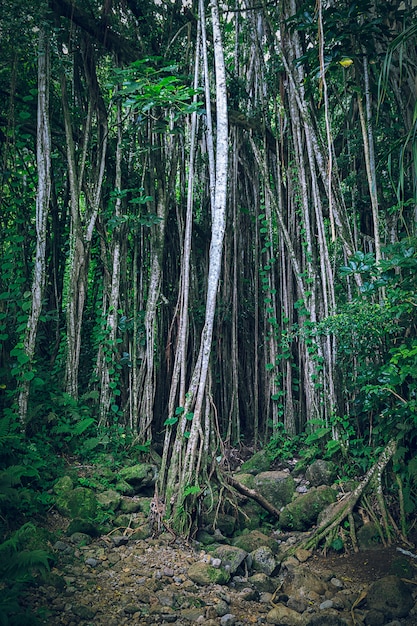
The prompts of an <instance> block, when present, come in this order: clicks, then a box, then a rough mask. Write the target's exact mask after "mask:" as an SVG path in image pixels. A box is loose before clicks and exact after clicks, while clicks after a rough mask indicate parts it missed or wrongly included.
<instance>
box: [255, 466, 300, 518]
mask: <svg viewBox="0 0 417 626" xmlns="http://www.w3.org/2000/svg"><path fill="white" fill-rule="evenodd" d="M254 489H255V491H258V492H259V493H260V494H261V495H262V496H263V497H264V498H265V499H266V500H268V502H269V503H270V504H272V505H273V506H274V507H275V508H276V509H280V508H281V507H283V506H285V505H286V504H288V503H289V502H291V500H292V497H293V494H294V492H295V481H294V479H293V478H292V476H290V474H289V473H288V472H282V471H270V472H261V473H260V474H257V476H255V480H254Z"/></svg>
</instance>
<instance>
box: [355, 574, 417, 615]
mask: <svg viewBox="0 0 417 626" xmlns="http://www.w3.org/2000/svg"><path fill="white" fill-rule="evenodd" d="M366 603H367V608H368V609H369V610H370V611H378V612H380V613H382V614H383V615H384V616H385V617H388V618H391V619H392V618H400V617H406V616H407V615H408V613H409V612H410V610H411V608H412V607H413V606H414V600H413V595H412V592H411V589H410V588H409V587H408V586H407V585H406V583H404V582H403V581H402V580H401V578H398V577H397V576H393V575H391V576H385V577H384V578H380V579H379V580H376V581H375V582H374V583H373V584H372V585H371V587H370V588H369V591H368V595H367V597H366Z"/></svg>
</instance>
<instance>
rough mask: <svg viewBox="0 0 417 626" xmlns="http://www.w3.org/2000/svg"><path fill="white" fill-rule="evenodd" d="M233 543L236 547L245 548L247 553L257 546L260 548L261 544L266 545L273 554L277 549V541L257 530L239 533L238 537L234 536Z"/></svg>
mask: <svg viewBox="0 0 417 626" xmlns="http://www.w3.org/2000/svg"><path fill="white" fill-rule="evenodd" d="M233 545H234V546H236V547H237V548H241V549H242V550H245V551H246V552H248V553H249V552H253V551H254V550H256V549H257V548H261V547H262V546H267V547H268V548H270V549H271V550H272V552H273V553H274V554H277V553H278V551H279V544H278V541H276V540H275V539H273V538H272V537H268V535H265V534H264V533H262V532H261V531H259V530H252V532H250V533H245V534H242V535H240V537H236V538H235V539H233Z"/></svg>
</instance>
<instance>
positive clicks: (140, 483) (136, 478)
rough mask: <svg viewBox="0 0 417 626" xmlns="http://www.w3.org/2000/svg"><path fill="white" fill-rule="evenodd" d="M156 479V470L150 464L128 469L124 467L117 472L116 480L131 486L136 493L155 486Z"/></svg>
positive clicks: (133, 466) (141, 464) (140, 464)
mask: <svg viewBox="0 0 417 626" xmlns="http://www.w3.org/2000/svg"><path fill="white" fill-rule="evenodd" d="M157 477H158V468H157V466H156V465H151V464H150V463H138V464H137V465H132V466H130V467H125V468H123V469H122V470H120V472H119V476H118V478H119V479H120V480H122V481H125V482H127V483H128V484H129V485H131V486H132V487H133V488H134V490H135V492H136V493H138V492H139V491H141V489H143V488H145V487H152V486H153V485H155V482H156V479H157Z"/></svg>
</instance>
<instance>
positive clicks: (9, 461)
mask: <svg viewBox="0 0 417 626" xmlns="http://www.w3.org/2000/svg"><path fill="white" fill-rule="evenodd" d="M45 466H46V461H45V460H43V459H42V458H41V455H40V453H39V452H38V450H37V448H36V445H35V444H33V443H31V442H30V441H28V440H27V439H26V438H25V437H24V435H23V434H22V433H21V431H20V430H19V429H18V428H17V427H16V426H15V425H14V422H13V421H12V420H11V419H10V418H9V417H3V418H2V419H0V519H1V531H2V542H1V543H0V586H1V589H2V593H1V597H0V620H1V621H0V623H1V624H5V625H8V624H34V623H36V620H35V616H33V615H26V613H25V611H24V609H23V608H22V607H21V606H20V604H19V601H20V599H21V593H22V590H23V588H24V586H25V585H26V584H27V583H29V582H32V581H33V579H34V577H35V576H36V575H37V574H39V573H43V572H45V571H48V569H49V559H50V556H49V554H48V553H47V552H46V551H45V550H44V549H43V548H40V547H39V543H40V539H39V536H38V531H37V529H36V528H35V526H34V525H33V523H31V522H26V523H24V524H23V525H22V526H20V527H16V520H19V522H20V523H21V522H22V520H23V519H25V517H26V518H28V517H31V516H35V515H39V514H40V513H41V512H42V511H43V510H44V508H45V506H48V505H49V504H50V498H49V496H48V494H47V493H46V488H47V484H46V481H45V484H44V485H42V482H43V480H44V475H43V473H42V469H43V468H44V467H45ZM43 489H45V491H43ZM44 494H45V495H46V497H43V496H44ZM41 543H42V542H41Z"/></svg>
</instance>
